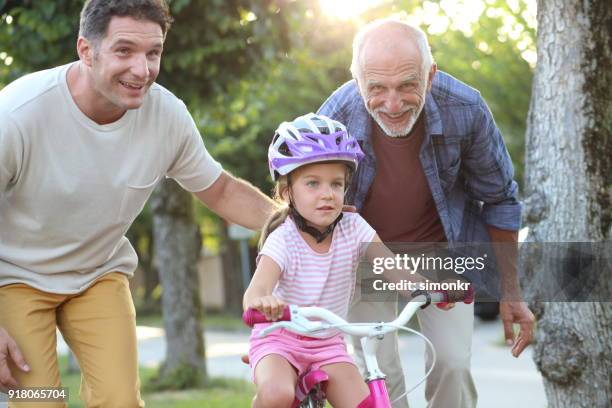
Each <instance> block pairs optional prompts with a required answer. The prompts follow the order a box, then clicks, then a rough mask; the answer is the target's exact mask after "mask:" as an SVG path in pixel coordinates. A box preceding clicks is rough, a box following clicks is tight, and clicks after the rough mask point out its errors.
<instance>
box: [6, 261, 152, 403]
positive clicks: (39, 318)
mask: <svg viewBox="0 0 612 408" xmlns="http://www.w3.org/2000/svg"><path fill="white" fill-rule="evenodd" d="M135 317H136V314H135V310H134V304H133V302H132V296H131V294H130V290H129V286H128V281H127V277H126V276H125V275H124V274H121V273H110V274H107V275H105V276H103V277H101V278H100V279H98V280H97V281H96V282H95V283H94V284H93V285H92V286H91V287H90V288H88V289H87V290H85V291H84V292H82V293H79V294H76V295H58V294H53V293H46V292H42V291H40V290H37V289H34V288H32V287H30V286H27V285H24V284H13V285H6V286H3V287H0V327H4V328H5V329H6V331H7V332H8V333H9V335H10V336H11V337H12V338H13V339H14V340H15V342H16V343H17V345H18V346H19V348H20V349H21V352H22V353H23V355H24V357H25V360H26V362H27V364H28V365H29V366H30V372H27V373H25V372H23V371H21V370H20V369H18V368H17V367H15V366H14V365H12V366H10V369H11V372H12V374H13V376H14V377H15V379H16V380H17V381H18V382H19V384H20V386H21V387H45V388H48V387H60V374H59V368H58V362H57V352H56V348H57V341H56V328H59V330H60V331H61V333H62V335H63V337H64V339H65V340H66V342H67V343H68V345H69V346H70V349H71V350H72V351H73V352H74V354H75V356H76V358H77V361H78V363H79V366H80V368H81V390H80V395H81V399H82V400H83V401H84V402H85V405H86V406H87V407H88V408H93V407H104V408H106V407H109V408H111V407H112V408H134V407H144V402H143V401H142V399H141V398H140V379H139V376H138V354H137V342H136V320H135ZM75 397H76V396H74V395H72V396H70V398H71V399H74V398H75ZM9 407H15V408H17V407H19V408H25V407H33V408H59V407H66V403H64V402H19V403H13V404H12V405H11V404H9Z"/></svg>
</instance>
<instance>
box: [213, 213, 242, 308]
mask: <svg viewBox="0 0 612 408" xmlns="http://www.w3.org/2000/svg"><path fill="white" fill-rule="evenodd" d="M219 222H220V224H221V225H220V226H219V230H220V232H221V243H222V248H221V254H222V256H221V261H222V264H223V290H224V295H225V296H224V297H225V310H224V311H225V312H226V313H229V314H231V315H234V316H236V317H240V316H242V297H243V295H244V292H245V290H246V288H245V287H244V283H243V282H242V272H241V269H240V266H241V265H240V250H239V248H238V242H237V241H234V240H232V239H230V238H229V235H228V230H227V223H226V222H225V221H224V220H219Z"/></svg>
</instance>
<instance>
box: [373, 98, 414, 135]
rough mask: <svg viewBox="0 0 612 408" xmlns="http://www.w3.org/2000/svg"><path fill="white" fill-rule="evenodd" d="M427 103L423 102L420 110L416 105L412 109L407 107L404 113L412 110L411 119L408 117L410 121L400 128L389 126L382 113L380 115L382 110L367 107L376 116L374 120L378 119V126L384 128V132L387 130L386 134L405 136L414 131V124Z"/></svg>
mask: <svg viewBox="0 0 612 408" xmlns="http://www.w3.org/2000/svg"><path fill="white" fill-rule="evenodd" d="M424 105H425V104H421V106H419V107H418V110H417V109H415V108H414V107H411V108H410V109H407V110H406V111H404V112H403V113H405V112H407V111H411V112H412V113H411V115H410V119H408V123H406V124H405V125H404V126H402V127H399V128H390V127H388V126H387V125H386V124H385V122H384V121H383V120H382V118H381V115H380V112H381V111H380V110H378V111H371V110H370V109H369V108H367V107H366V109H367V111H368V112H369V113H370V115H371V116H372V117H373V118H374V120H375V121H376V123H378V126H380V128H381V129H382V130H383V132H385V135H387V136H389V137H403V136H406V135H407V134H409V133H410V132H411V131H412V128H413V127H414V124H415V123H416V121H417V119H418V118H419V115H420V114H421V111H422V110H423V106H424Z"/></svg>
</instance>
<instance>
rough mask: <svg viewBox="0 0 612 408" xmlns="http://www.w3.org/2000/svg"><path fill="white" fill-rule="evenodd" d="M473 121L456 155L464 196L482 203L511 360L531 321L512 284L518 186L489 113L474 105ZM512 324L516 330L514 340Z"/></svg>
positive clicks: (522, 346)
mask: <svg viewBox="0 0 612 408" xmlns="http://www.w3.org/2000/svg"><path fill="white" fill-rule="evenodd" d="M478 108H479V111H478V115H477V117H476V119H475V122H474V132H473V134H474V137H473V139H472V141H471V143H470V146H469V148H468V149H467V151H466V152H465V154H464V155H463V156H462V162H463V164H464V166H465V170H466V181H467V192H468V194H469V195H470V196H471V197H473V198H475V199H476V200H480V201H482V202H483V210H482V217H483V220H484V222H485V224H486V225H487V230H488V232H489V236H490V238H491V242H493V248H494V252H495V256H496V258H497V267H498V271H499V274H500V277H501V283H502V284H501V291H502V299H501V302H500V314H501V318H502V321H503V324H504V334H505V337H506V342H507V344H509V345H513V347H512V355H513V356H515V357H518V356H519V355H520V354H521V352H522V351H523V350H524V349H525V347H527V345H529V343H531V341H532V340H533V323H534V321H535V318H534V316H533V313H531V311H530V310H529V308H528V307H527V305H526V303H525V302H523V301H522V297H521V290H520V285H519V281H518V269H517V264H518V231H517V230H518V229H519V228H520V222H521V204H520V202H519V201H518V198H517V197H518V185H517V183H516V181H514V180H513V177H514V169H513V167H512V161H511V159H510V156H509V154H508V150H507V149H506V145H505V143H504V140H503V138H502V136H501V133H500V132H499V129H498V128H497V126H496V124H495V121H494V120H493V116H492V115H491V111H490V110H489V108H488V106H487V105H486V103H485V102H484V100H482V99H481V100H480V103H479V107H478ZM513 323H519V324H520V326H521V330H520V332H519V335H518V337H517V338H516V339H515V338H514V331H513V329H512V325H513Z"/></svg>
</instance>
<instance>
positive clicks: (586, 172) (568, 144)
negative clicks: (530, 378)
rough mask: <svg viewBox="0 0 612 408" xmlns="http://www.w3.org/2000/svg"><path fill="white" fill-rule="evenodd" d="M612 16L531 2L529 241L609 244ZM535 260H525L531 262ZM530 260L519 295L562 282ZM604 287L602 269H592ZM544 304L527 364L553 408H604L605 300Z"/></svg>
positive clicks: (573, 3) (554, 0)
mask: <svg viewBox="0 0 612 408" xmlns="http://www.w3.org/2000/svg"><path fill="white" fill-rule="evenodd" d="M611 30H612V8H610V6H609V2H608V1H607V0H597V1H582V0H541V1H538V40H537V41H538V42H537V45H538V64H537V67H536V72H535V76H534V83H533V93H532V98H531V105H530V109H529V116H528V123H527V135H526V137H527V143H526V161H525V174H526V177H525V179H526V180H525V181H526V183H525V184H526V194H525V195H526V199H525V221H526V224H527V226H528V227H529V236H530V238H529V241H534V242H580V241H582V242H584V241H586V242H603V241H607V240H609V239H610V237H611V236H612V227H611V220H612V208H610V198H611V196H612V192H611V186H612V140H611V133H612V131H611V129H612V98H610V95H611V94H610V90H611V89H612V71H611V69H610V66H611V62H612V61H611V56H612V46H611V44H612V33H611ZM532 255H533V254H532ZM541 262H542V259H539V260H538V259H534V258H533V256H531V257H530V255H529V254H527V255H526V256H524V257H523V259H522V266H523V268H524V269H525V271H526V274H527V276H528V277H529V279H530V282H531V284H530V285H529V287H527V288H525V289H526V291H527V293H531V294H532V295H537V294H536V291H537V290H539V289H536V288H541V287H545V286H547V285H553V284H555V282H560V281H562V278H563V277H562V276H560V274H561V273H563V271H560V270H559V269H558V268H541V266H542V265H541ZM597 272H598V273H599V274H600V275H601V276H602V277H603V278H602V279H601V282H603V283H602V284H603V285H604V286H605V285H608V284H609V283H605V282H606V281H608V280H609V279H610V271H609V270H599V271H597ZM606 300H607V301H606V302H542V303H538V304H534V305H533V308H534V311H535V314H536V317H537V319H538V327H537V333H536V345H535V350H534V359H535V362H536V364H537V366H538V368H539V370H540V371H541V372H542V375H543V378H544V387H545V391H546V395H547V398H548V402H549V406H551V407H572V408H574V407H602V408H603V407H609V406H612V389H611V387H612V386H611V383H610V367H611V363H612V333H611V330H610V327H612V303H611V302H610V301H611V300H612V299H606Z"/></svg>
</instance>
